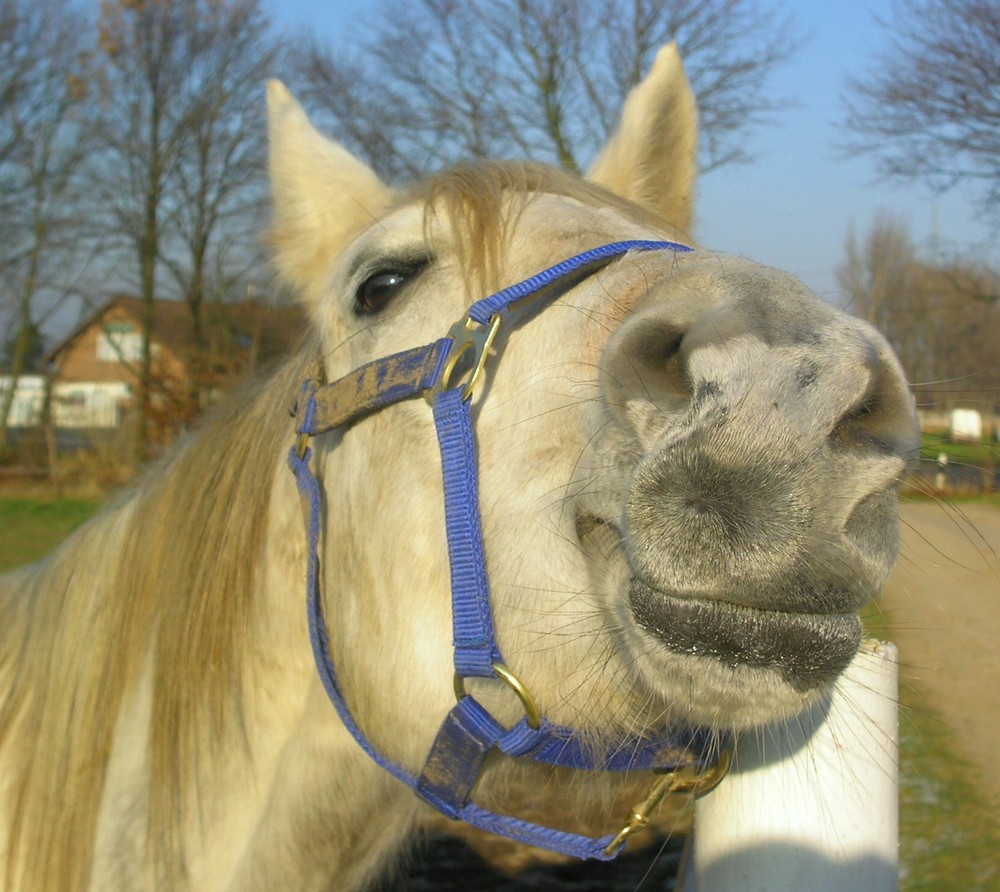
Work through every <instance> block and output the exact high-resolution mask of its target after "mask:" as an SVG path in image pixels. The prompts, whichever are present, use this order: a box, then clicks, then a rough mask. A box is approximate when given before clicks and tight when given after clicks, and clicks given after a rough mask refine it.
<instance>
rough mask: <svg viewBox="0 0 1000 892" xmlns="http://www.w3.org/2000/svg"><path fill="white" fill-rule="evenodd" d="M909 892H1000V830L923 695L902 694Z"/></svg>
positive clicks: (905, 882) (903, 850)
mask: <svg viewBox="0 0 1000 892" xmlns="http://www.w3.org/2000/svg"><path fill="white" fill-rule="evenodd" d="M900 700H901V704H900V705H901V707H902V708H901V712H900V728H899V730H900V791H899V795H900V803H899V836H900V853H899V854H900V862H901V868H902V877H901V882H900V890H901V892H932V890H933V892H996V890H1000V824H998V822H997V816H996V815H995V814H994V813H993V811H992V810H991V808H990V807H989V805H988V802H987V800H986V798H985V796H984V795H983V794H982V792H981V791H980V790H979V789H978V788H977V785H976V778H977V773H976V769H975V768H974V767H973V766H971V765H969V764H968V763H967V762H966V761H964V760H963V759H961V758H959V757H958V756H956V754H955V744H954V739H953V735H952V734H951V732H950V731H949V730H948V728H946V727H945V726H944V724H943V723H942V722H941V720H940V719H939V718H938V717H937V716H936V715H935V714H933V713H932V712H930V711H929V710H928V709H927V707H926V705H925V703H924V699H923V698H922V697H921V696H920V692H919V691H914V690H912V689H909V690H902V691H900Z"/></svg>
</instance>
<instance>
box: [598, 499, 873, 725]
mask: <svg viewBox="0 0 1000 892" xmlns="http://www.w3.org/2000/svg"><path fill="white" fill-rule="evenodd" d="M578 532H580V533H581V543H582V544H583V550H584V552H585V553H586V554H588V556H589V557H590V558H591V561H592V567H593V568H594V570H595V582H596V583H597V584H598V586H599V587H601V588H603V589H605V590H607V591H609V592H610V591H612V590H614V591H616V595H615V597H614V598H613V603H614V605H615V607H614V608H613V609H614V611H615V614H616V624H617V626H618V627H619V628H620V629H621V632H622V639H623V642H624V645H625V649H626V651H627V652H628V660H629V663H630V665H631V666H632V667H633V671H635V672H636V673H637V674H638V676H639V680H640V682H641V685H642V687H643V688H644V689H645V690H646V692H647V693H648V694H650V695H652V696H653V698H655V699H656V700H659V701H661V702H662V703H663V707H664V714H666V715H668V716H670V717H671V720H675V721H680V722H682V723H685V724H692V725H697V726H703V727H711V728H716V729H719V730H733V731H741V730H745V729H748V728H752V727H757V726H760V725H764V724H768V723H771V722H774V721H779V720H782V719H786V718H789V717H791V716H794V715H797V714H798V713H800V712H802V711H803V710H805V709H808V708H809V707H811V706H812V705H813V704H815V703H816V702H818V701H819V700H820V699H822V698H823V697H824V696H825V695H826V694H827V693H828V691H829V690H830V688H831V686H832V685H833V683H834V682H835V681H836V679H837V677H838V676H839V675H840V673H841V672H842V671H843V670H844V669H845V668H846V667H847V665H848V664H849V663H850V662H851V660H852V659H853V658H854V655H855V654H856V653H857V650H858V647H859V646H860V643H861V640H862V630H861V622H860V620H859V618H858V616H857V614H856V613H854V612H842V613H803V612H794V611H789V610H766V609H760V608H755V607H749V606H745V605H742V604H735V603H733V602H731V601H725V600H718V599H710V598H704V597H701V598H699V597H691V596H687V595H681V594H678V593H675V592H669V591H665V590H663V589H660V588H657V587H655V586H653V585H650V584H649V583H648V582H646V581H643V580H642V579H639V578H638V577H637V576H636V575H635V574H634V573H633V572H632V571H631V568H629V567H628V564H627V562H626V561H625V558H624V549H623V548H622V547H621V540H620V532H619V530H618V528H617V526H616V525H614V524H611V523H608V522H606V521H597V520H595V519H594V518H593V517H586V518H584V519H583V520H582V521H581V522H580V523H578ZM615 540H617V541H615ZM790 600H793V601H794V599H790Z"/></svg>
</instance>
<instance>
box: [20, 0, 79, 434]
mask: <svg viewBox="0 0 1000 892" xmlns="http://www.w3.org/2000/svg"><path fill="white" fill-rule="evenodd" d="M88 33H89V29H88V27H87V26H86V20H85V19H84V18H83V17H82V15H81V14H80V13H79V12H77V11H74V10H72V9H66V8H64V6H63V4H61V3H58V2H56V0H0V184H2V190H0V195H2V197H0V219H2V221H3V223H2V233H0V295H2V299H3V304H4V306H3V311H4V315H5V316H6V323H7V328H8V331H9V335H8V337H7V338H5V341H6V347H7V350H6V353H7V356H6V360H7V366H8V368H7V371H8V372H9V374H10V376H11V382H10V386H9V387H7V388H6V389H5V390H4V391H3V394H2V396H0V449H6V447H7V424H8V420H9V416H10V410H11V407H12V405H13V402H14V397H15V392H16V388H17V382H18V379H19V378H20V376H21V375H22V374H23V373H24V372H25V371H27V370H28V365H29V360H30V358H31V356H32V354H33V353H35V354H37V352H38V347H39V345H40V334H39V330H40V327H41V326H42V325H43V323H44V322H45V319H46V316H48V315H50V314H51V313H53V312H55V311H56V310H57V309H58V308H59V306H60V305H61V303H62V301H63V300H64V299H65V298H66V297H67V296H68V295H69V294H71V293H72V292H73V290H74V280H75V278H76V276H77V275H78V270H79V268H80V267H82V266H83V265H84V264H85V252H86V250H87V248H86V246H87V242H88V239H87V234H86V233H85V232H81V229H82V228H83V227H82V226H81V218H82V212H81V206H82V192H81V185H82V184H81V171H82V169H83V167H84V165H85V163H86V161H87V159H88V156H89V154H90V151H91V149H92V146H93V141H92V139H91V137H92V135H93V130H92V128H91V126H90V122H89V120H88V117H87V109H88V104H87V101H86V100H87V90H88V82H89V64H90V63H89V57H90V55H91V54H90V53H88V52H87V47H86V43H85V35H86V34H88Z"/></svg>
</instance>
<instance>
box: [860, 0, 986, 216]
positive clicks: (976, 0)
mask: <svg viewBox="0 0 1000 892" xmlns="http://www.w3.org/2000/svg"><path fill="white" fill-rule="evenodd" d="M881 24H882V26H883V28H885V29H886V30H887V31H889V33H890V34H891V37H890V44H889V48H888V49H887V50H886V51H885V52H883V53H882V54H881V56H879V58H878V59H877V61H876V64H875V66H874V67H873V68H872V69H871V71H869V72H868V73H867V74H865V75H862V76H860V77H858V78H855V79H853V80H851V81H850V83H849V86H848V92H847V97H846V106H847V119H846V126H847V128H848V129H849V130H850V131H852V132H853V139H852V141H851V142H850V143H849V144H848V146H847V150H848V152H850V153H855V154H860V153H865V154H867V153H871V154H873V155H874V156H875V157H876V158H877V160H878V165H879V170H880V172H881V174H882V175H884V176H886V177H891V178H899V179H903V180H910V181H922V182H924V183H927V184H929V185H930V186H932V187H934V188H938V189H947V188H950V187H952V186H954V185H955V184H956V183H959V182H967V183H975V184H978V185H979V186H981V203H982V207H983V210H984V212H985V213H986V214H987V216H992V217H996V216H997V213H998V200H1000V89H998V84H1000V4H998V3H997V2H996V0H897V2H896V3H895V4H894V6H893V16H892V19H891V21H889V22H886V21H883V22H881Z"/></svg>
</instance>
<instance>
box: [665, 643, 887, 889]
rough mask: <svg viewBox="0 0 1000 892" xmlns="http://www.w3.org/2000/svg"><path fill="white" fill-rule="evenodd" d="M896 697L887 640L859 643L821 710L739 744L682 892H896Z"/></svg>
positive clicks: (711, 799)
mask: <svg viewBox="0 0 1000 892" xmlns="http://www.w3.org/2000/svg"><path fill="white" fill-rule="evenodd" d="M897 694H898V675H897V665H896V647H895V645H893V644H885V643H881V642H877V641H869V642H866V643H865V646H864V647H863V648H862V650H861V652H860V653H859V654H858V656H857V657H856V658H855V659H854V662H853V663H851V665H850V666H849V667H848V669H847V671H846V672H845V673H844V675H843V676H842V677H841V679H840V681H838V683H837V686H836V689H835V691H834V693H833V696H832V699H831V700H830V702H829V703H828V704H826V706H825V708H819V709H815V710H813V711H812V712H810V713H807V714H806V715H805V716H803V717H800V718H798V719H796V720H793V721H791V722H789V723H787V724H784V725H780V726H777V727H775V728H770V729H767V731H765V732H764V733H763V734H762V735H759V736H757V735H748V736H747V738H746V739H745V740H741V741H740V743H739V745H738V746H737V749H736V754H735V759H734V767H733V770H732V772H731V773H730V775H729V776H728V777H727V778H726V779H725V780H724V781H723V782H722V783H721V784H720V785H719V786H718V787H717V788H716V789H715V790H714V791H712V792H711V793H709V794H708V795H706V796H705V797H704V798H703V799H701V800H699V802H698V803H697V805H696V806H695V823H694V826H695V832H694V846H693V855H692V857H691V859H690V861H689V863H688V864H687V865H686V870H685V876H684V880H683V890H684V892H896V890H898V888H899V869H898V861H899V855H898V842H899V796H898V793H899V773H898V752H899V736H898V724H897V721H898V720H897Z"/></svg>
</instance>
